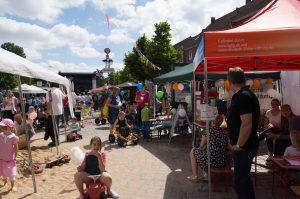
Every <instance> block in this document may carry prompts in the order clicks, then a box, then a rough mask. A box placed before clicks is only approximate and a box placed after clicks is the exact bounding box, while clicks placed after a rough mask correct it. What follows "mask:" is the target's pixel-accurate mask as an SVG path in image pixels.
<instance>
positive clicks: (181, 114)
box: [178, 109, 186, 117]
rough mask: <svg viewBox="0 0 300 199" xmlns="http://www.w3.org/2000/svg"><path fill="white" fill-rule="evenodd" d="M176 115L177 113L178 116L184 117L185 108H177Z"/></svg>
mask: <svg viewBox="0 0 300 199" xmlns="http://www.w3.org/2000/svg"><path fill="white" fill-rule="evenodd" d="M178 115H179V116H180V117H184V116H185V115H186V112H185V110H184V109H179V111H178Z"/></svg>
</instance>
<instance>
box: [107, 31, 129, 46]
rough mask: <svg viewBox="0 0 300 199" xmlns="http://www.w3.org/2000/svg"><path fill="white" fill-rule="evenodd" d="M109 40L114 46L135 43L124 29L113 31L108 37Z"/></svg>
mask: <svg viewBox="0 0 300 199" xmlns="http://www.w3.org/2000/svg"><path fill="white" fill-rule="evenodd" d="M107 40H108V41H110V42H112V43H114V44H121V43H132V42H133V41H134V39H133V38H131V37H130V35H129V34H128V32H127V31H126V30H122V29H113V30H111V33H110V35H109V36H107Z"/></svg>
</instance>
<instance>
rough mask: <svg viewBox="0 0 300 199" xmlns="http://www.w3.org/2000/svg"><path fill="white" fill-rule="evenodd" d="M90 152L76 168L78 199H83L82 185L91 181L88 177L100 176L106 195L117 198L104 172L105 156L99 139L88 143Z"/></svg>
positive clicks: (109, 179)
mask: <svg viewBox="0 0 300 199" xmlns="http://www.w3.org/2000/svg"><path fill="white" fill-rule="evenodd" d="M90 147H91V151H89V152H87V153H86V156H85V158H84V160H83V162H82V163H81V165H80V166H79V167H78V168H77V170H78V172H77V173H76V174H75V177H74V178H75V184H76V187H77V189H78V191H79V193H80V196H79V198H78V199H84V198H85V197H84V192H83V184H84V183H85V184H88V183H90V182H91V181H92V179H91V178H89V177H88V176H89V175H99V174H101V177H100V181H101V182H102V183H103V184H105V186H106V187H107V193H108V194H109V195H110V197H111V198H118V197H119V196H118V194H117V193H116V192H114V191H113V190H112V189H111V185H112V178H111V175H110V174H109V173H108V172H106V154H105V153H104V151H103V150H102V142H101V139H100V137H98V136H95V137H93V138H92V139H91V141H90Z"/></svg>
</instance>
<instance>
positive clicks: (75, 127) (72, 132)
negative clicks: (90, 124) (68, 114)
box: [67, 117, 82, 141]
mask: <svg viewBox="0 0 300 199" xmlns="http://www.w3.org/2000/svg"><path fill="white" fill-rule="evenodd" d="M69 128H70V129H69V133H68V134H67V141H76V140H79V139H82V135H81V134H79V133H78V131H80V130H81V128H80V125H79V124H78V122H77V119H76V117H73V118H71V125H69Z"/></svg>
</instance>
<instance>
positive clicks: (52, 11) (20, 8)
mask: <svg viewBox="0 0 300 199" xmlns="http://www.w3.org/2000/svg"><path fill="white" fill-rule="evenodd" d="M84 3H85V0H71V1H70V0H21V1H20V0H1V1H0V14H4V13H8V14H11V15H16V16H19V17H23V18H28V19H32V20H40V21H43V22H47V23H53V22H55V20H56V19H57V18H58V17H59V16H60V15H61V14H63V10H64V9H68V8H74V7H78V6H82V5H84Z"/></svg>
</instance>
